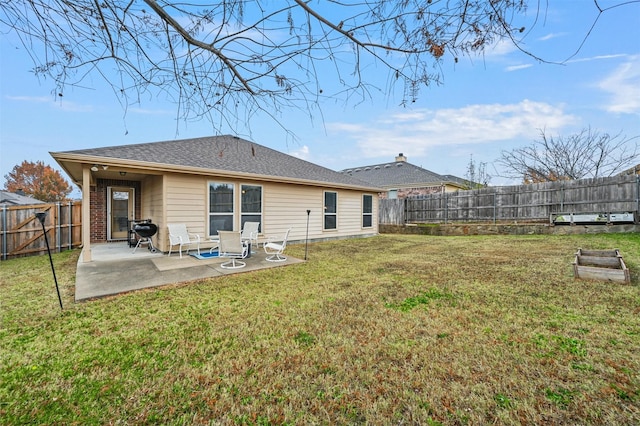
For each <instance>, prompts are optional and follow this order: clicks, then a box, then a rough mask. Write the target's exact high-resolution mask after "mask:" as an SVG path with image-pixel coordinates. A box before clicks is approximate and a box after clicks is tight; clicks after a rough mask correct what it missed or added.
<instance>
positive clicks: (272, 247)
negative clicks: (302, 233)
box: [262, 228, 291, 262]
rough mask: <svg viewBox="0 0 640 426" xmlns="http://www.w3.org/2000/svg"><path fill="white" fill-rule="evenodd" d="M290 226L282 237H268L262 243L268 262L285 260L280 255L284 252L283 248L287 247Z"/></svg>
mask: <svg viewBox="0 0 640 426" xmlns="http://www.w3.org/2000/svg"><path fill="white" fill-rule="evenodd" d="M290 231H291V228H289V229H287V232H285V233H284V237H282V238H279V237H275V236H274V237H268V238H267V241H266V242H265V243H264V244H263V246H262V247H264V252H265V253H267V258H266V260H268V261H269V262H284V261H285V260H287V258H286V257H284V256H281V254H282V253H283V252H284V249H285V248H287V239H288V238H289V232H290Z"/></svg>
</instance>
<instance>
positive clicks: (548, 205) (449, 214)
mask: <svg viewBox="0 0 640 426" xmlns="http://www.w3.org/2000/svg"><path fill="white" fill-rule="evenodd" d="M398 201H400V203H398ZM639 210H640V175H625V176H614V177H607V178H594V179H580V180H572V181H557V182H543V183H536V184H529V185H515V186H496V187H487V188H482V189H476V190H472V191H458V192H448V193H441V194H431V195H425V196H421V197H414V198H406V199H404V200H380V213H379V218H380V224H396V225H400V224H404V223H449V222H489V221H491V222H494V223H495V222H498V221H512V222H518V221H521V222H522V221H530V222H541V221H549V220H550V218H551V217H552V215H555V214H560V213H566V214H568V213H623V212H629V213H635V216H636V217H637V212H638V211H639Z"/></svg>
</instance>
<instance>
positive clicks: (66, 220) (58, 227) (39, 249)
mask: <svg viewBox="0 0 640 426" xmlns="http://www.w3.org/2000/svg"><path fill="white" fill-rule="evenodd" d="M39 212H45V213H46V217H45V223H44V227H45V230H46V232H47V239H48V240H49V247H50V248H51V250H52V251H61V250H63V249H67V250H70V249H72V248H74V247H79V246H80V245H81V244H82V238H81V237H82V235H81V233H82V229H81V228H82V226H81V225H82V203H81V202H70V203H64V204H61V203H55V204H33V205H27V206H2V207H1V208H0V243H1V246H2V247H1V248H2V255H1V256H0V259H1V260H6V259H9V258H14V257H21V256H30V255H37V254H44V253H46V251H47V245H46V242H45V239H44V236H43V233H42V224H41V223H40V221H38V219H37V218H36V216H35V214H36V213H39Z"/></svg>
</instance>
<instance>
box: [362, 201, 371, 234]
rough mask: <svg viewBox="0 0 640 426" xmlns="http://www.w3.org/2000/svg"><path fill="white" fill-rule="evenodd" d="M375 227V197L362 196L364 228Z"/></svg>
mask: <svg viewBox="0 0 640 426" xmlns="http://www.w3.org/2000/svg"><path fill="white" fill-rule="evenodd" d="M372 226H373V196H372V195H363V196H362V227H363V228H371V227H372Z"/></svg>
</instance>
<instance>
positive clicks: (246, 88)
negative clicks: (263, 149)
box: [0, 0, 640, 127]
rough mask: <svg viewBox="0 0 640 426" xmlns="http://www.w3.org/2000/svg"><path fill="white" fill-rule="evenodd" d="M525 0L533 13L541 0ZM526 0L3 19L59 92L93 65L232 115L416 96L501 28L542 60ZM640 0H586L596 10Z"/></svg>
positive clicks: (147, 8)
mask: <svg viewBox="0 0 640 426" xmlns="http://www.w3.org/2000/svg"><path fill="white" fill-rule="evenodd" d="M529 1H530V2H531V3H532V4H534V5H535V6H534V7H536V8H537V11H538V13H539V11H540V9H541V7H543V4H544V3H545V1H547V0H529ZM529 1H527V0H403V1H398V0H362V1H359V2H352V1H339V0H331V1H324V2H311V1H305V0H279V1H271V2H264V1H258V0H255V1H248V0H219V1H215V2H210V3H205V2H193V3H189V2H186V3H185V2H174V1H171V0H142V1H140V0H138V1H136V0H130V1H125V2H121V1H116V0H101V1H97V0H76V1H73V2H70V1H68V0H0V30H1V31H2V32H3V33H5V34H8V35H9V36H10V37H11V36H17V40H19V43H21V44H22V45H23V46H24V48H25V50H26V51H27V54H29V55H31V58H32V60H33V62H34V69H33V71H34V73H35V75H36V76H38V77H46V78H51V79H52V80H53V82H54V84H55V88H56V94H59V95H61V96H62V95H64V92H65V88H67V87H69V86H83V85H87V83H86V82H85V80H88V77H89V76H91V75H95V74H97V75H100V76H101V77H102V78H104V80H105V81H106V82H107V83H108V84H109V85H111V86H112V88H113V91H114V93H116V95H117V96H118V100H119V101H120V102H121V104H122V105H123V106H124V108H125V110H126V108H127V107H128V106H129V105H132V104H137V103H139V102H140V100H141V99H143V96H148V97H149V98H156V97H165V98H166V99H168V100H170V101H172V102H175V103H176V105H177V115H178V118H180V119H185V120H191V119H200V118H203V117H206V119H207V120H210V121H211V122H212V124H213V123H215V122H218V123H224V122H226V123H227V124H229V125H230V126H231V127H234V125H239V124H244V123H245V122H246V121H247V120H248V119H250V118H251V117H252V116H253V115H254V114H256V113H257V112H259V111H263V112H266V113H267V114H269V115H270V116H272V117H274V119H276V122H277V119H278V116H279V115H280V114H281V113H282V112H283V111H285V110H286V109H289V108H298V109H302V110H304V111H307V112H308V113H309V114H310V116H312V115H313V113H314V111H318V107H319V105H320V103H321V101H322V100H323V99H327V98H332V99H336V100H341V101H344V102H346V103H358V102H362V101H363V100H366V99H369V98H370V97H371V95H372V92H373V91H374V90H375V91H380V92H382V93H384V94H386V95H390V94H391V93H393V90H394V89H395V87H396V86H398V85H399V86H401V87H402V89H403V92H402V93H403V98H402V99H401V100H400V103H401V104H405V103H409V102H413V101H415V99H416V98H417V96H419V94H420V90H421V89H423V88H424V87H426V86H429V85H431V84H438V83H440V81H441V79H442V71H441V67H440V66H441V64H442V62H443V61H445V60H448V59H453V60H457V58H458V56H460V55H476V54H481V53H482V52H483V50H484V49H485V48H487V47H490V46H493V45H494V44H495V43H496V42H497V41H499V40H503V39H507V40H510V41H511V42H512V43H513V44H514V45H516V46H517V47H518V48H519V49H520V50H521V51H523V52H525V53H526V54H529V55H531V56H532V57H534V58H536V59H538V60H542V59H541V58H540V57H538V56H536V55H534V54H532V53H531V52H528V51H527V50H526V49H524V48H522V44H521V43H522V38H523V37H524V36H525V35H526V32H524V28H523V27H522V26H521V25H516V22H518V21H519V20H520V18H521V17H522V16H523V15H524V13H525V12H526V11H527V6H528V3H529ZM637 2H640V0H627V1H625V0H621V1H620V2H618V3H616V4H615V5H610V6H608V7H607V8H602V7H600V5H599V3H598V1H597V0H593V2H592V3H588V4H589V5H591V7H594V8H595V9H596V10H597V11H598V17H599V16H600V15H601V14H602V13H606V11H607V10H610V9H612V8H614V7H621V6H624V5H628V4H631V3H637ZM541 3H542V4H541ZM536 16H537V14H536ZM536 21H537V19H536ZM596 24H597V18H596V20H595V21H594V23H593V25H594V26H595V25H596ZM527 30H529V31H530V30H531V29H530V28H529V29H527ZM590 32H591V30H590ZM590 32H589V34H590ZM589 34H587V36H586V37H588V35H589ZM586 37H585V39H586ZM380 70H382V71H383V72H385V73H387V76H388V78H387V83H386V86H385V87H377V84H378V83H376V81H377V80H378V76H379V74H380ZM330 89H331V90H330Z"/></svg>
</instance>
